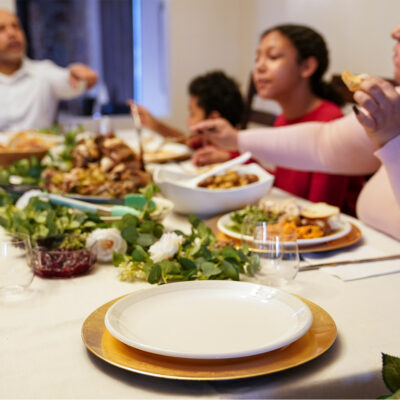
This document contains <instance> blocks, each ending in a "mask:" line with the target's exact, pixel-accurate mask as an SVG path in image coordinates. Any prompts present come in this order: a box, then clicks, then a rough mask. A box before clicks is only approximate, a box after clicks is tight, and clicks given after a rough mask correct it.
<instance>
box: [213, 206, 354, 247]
mask: <svg viewBox="0 0 400 400" xmlns="http://www.w3.org/2000/svg"><path fill="white" fill-rule="evenodd" d="M231 215H232V213H228V214H225V215H223V216H222V217H221V218H219V219H218V222H217V228H218V229H219V230H220V231H221V232H222V233H224V234H225V235H227V236H230V237H232V238H234V239H239V240H240V239H242V236H241V234H240V233H238V232H235V231H232V230H231V229H229V228H228V226H230V225H232V223H233V222H232V220H231ZM350 230H351V225H350V223H349V222H343V225H342V227H341V228H340V229H338V230H336V231H335V232H333V233H331V234H330V235H327V236H322V237H319V238H313V239H299V240H298V241H297V243H298V245H299V246H313V245H315V244H321V243H326V242H330V241H331V240H335V239H339V238H341V237H343V236H346V235H347V234H348V233H349V232H350ZM243 239H245V240H248V241H250V240H251V237H250V236H246V237H244V238H243Z"/></svg>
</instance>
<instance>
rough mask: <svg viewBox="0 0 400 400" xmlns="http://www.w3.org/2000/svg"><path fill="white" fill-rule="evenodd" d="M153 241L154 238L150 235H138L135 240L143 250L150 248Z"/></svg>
mask: <svg viewBox="0 0 400 400" xmlns="http://www.w3.org/2000/svg"><path fill="white" fill-rule="evenodd" d="M155 241H156V238H155V237H154V236H153V235H151V234H150V233H140V234H139V236H138V238H137V244H138V245H140V246H142V247H145V248H147V247H150V246H151V245H152V244H153V243H154V242H155Z"/></svg>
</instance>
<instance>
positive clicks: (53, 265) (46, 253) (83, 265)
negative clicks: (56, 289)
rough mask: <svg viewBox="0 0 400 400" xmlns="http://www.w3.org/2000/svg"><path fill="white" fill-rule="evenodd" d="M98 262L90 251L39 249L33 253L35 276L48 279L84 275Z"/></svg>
mask: <svg viewBox="0 0 400 400" xmlns="http://www.w3.org/2000/svg"><path fill="white" fill-rule="evenodd" d="M95 262H96V256H95V254H93V253H92V252H91V251H90V250H88V249H80V250H75V249H55V250H48V249H44V248H38V249H35V250H34V251H33V265H34V270H35V274H36V275H39V276H43V277H46V278H51V277H60V278H68V277H70V276H76V275H82V274H84V273H86V272H88V271H89V270H90V268H91V267H92V266H93V264H94V263H95Z"/></svg>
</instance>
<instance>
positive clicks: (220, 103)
mask: <svg viewBox="0 0 400 400" xmlns="http://www.w3.org/2000/svg"><path fill="white" fill-rule="evenodd" d="M189 94H190V95H191V96H195V97H196V98H197V104H198V105H199V107H201V108H202V109H203V110H204V112H205V114H206V117H208V116H209V115H210V114H211V113H212V112H213V111H218V112H219V113H220V114H221V117H222V118H225V119H227V120H228V121H229V122H230V123H231V124H232V126H237V125H238V124H239V123H240V122H241V119H242V115H243V109H244V102H243V98H242V95H241V93H240V89H239V86H238V84H237V83H236V82H235V80H233V79H232V78H230V77H228V76H226V75H225V74H224V73H223V72H222V71H213V72H209V73H207V74H205V75H201V76H198V77H196V78H194V79H193V80H192V81H191V82H190V84H189Z"/></svg>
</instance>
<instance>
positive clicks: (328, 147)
mask: <svg viewBox="0 0 400 400" xmlns="http://www.w3.org/2000/svg"><path fill="white" fill-rule="evenodd" d="M238 147H239V150H240V152H245V151H250V152H251V153H252V155H253V157H254V158H256V159H260V160H264V161H268V162H271V163H273V164H276V165H279V166H283V167H287V168H294V169H299V170H304V171H319V172H327V173H333V174H344V175H364V174H369V173H372V172H374V171H376V170H377V169H378V167H379V165H380V163H379V160H378V159H377V158H376V157H375V156H374V155H373V152H374V150H376V147H375V146H374V145H373V143H372V142H371V141H370V140H369V139H368V137H367V135H366V133H365V131H364V129H363V128H362V126H361V125H360V124H359V123H358V121H357V119H356V118H355V116H354V115H353V114H351V115H348V116H347V117H344V118H340V119H337V120H334V121H331V122H325V123H321V122H309V123H302V124H295V125H291V126H287V127H280V128H262V129H251V130H246V131H241V132H240V133H239V135H238Z"/></svg>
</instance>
